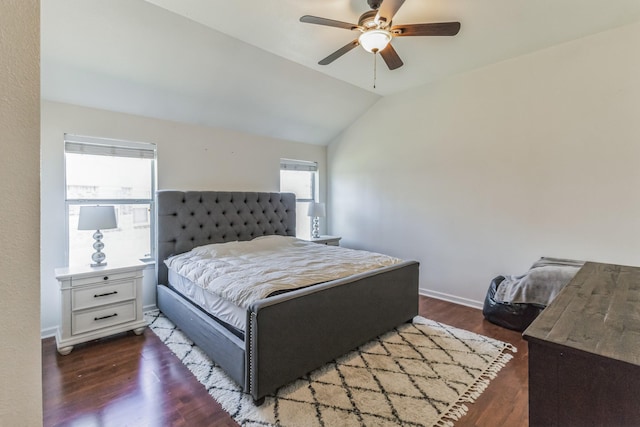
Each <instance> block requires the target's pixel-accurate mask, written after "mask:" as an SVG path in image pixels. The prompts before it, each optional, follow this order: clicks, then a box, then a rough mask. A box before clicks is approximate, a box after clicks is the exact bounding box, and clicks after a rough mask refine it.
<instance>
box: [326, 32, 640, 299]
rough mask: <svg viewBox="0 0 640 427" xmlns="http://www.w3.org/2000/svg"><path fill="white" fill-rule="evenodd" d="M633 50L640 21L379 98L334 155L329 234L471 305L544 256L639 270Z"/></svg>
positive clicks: (637, 93)
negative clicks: (495, 283)
mask: <svg viewBox="0 0 640 427" xmlns="http://www.w3.org/2000/svg"><path fill="white" fill-rule="evenodd" d="M638 52H640V23H636V24H634V25H629V26H626V27H622V28H619V29H615V30H612V31H608V32H604V33H600V34H597V35H594V36H590V37H587V38H583V39H580V40H576V41H573V42H570V43H567V44H564V45H559V46H556V47H553V48H550V49H546V50H543V51H539V52H536V53H533V54H530V55H527V56H523V57H519V58H516V59H513V60H509V61H505V62H502V63H498V64H495V65H492V66H489V67H486V68H483V69H480V70H477V71H474V72H470V73H466V74H463V75H458V76H454V77H451V78H449V79H447V80H445V81H441V82H439V83H435V84H431V85H428V86H424V87H422V88H420V89H418V90H412V91H410V92H405V93H402V94H398V95H396V96H391V97H386V98H384V99H383V100H381V101H380V102H378V103H377V104H376V105H375V106H374V107H372V109H371V110H370V111H369V112H368V113H367V114H365V115H364V116H363V117H361V119H360V120H358V121H357V122H356V123H354V124H353V125H352V126H351V127H350V128H348V129H347V130H346V131H345V132H344V133H343V134H342V135H341V136H339V137H338V138H337V139H336V140H334V141H333V142H332V143H331V145H330V146H329V150H328V164H329V166H330V170H329V173H330V183H329V190H328V191H329V197H330V199H329V203H330V206H331V210H330V212H329V215H328V217H329V219H330V230H329V231H330V233H331V234H338V235H342V236H343V238H344V239H343V243H344V244H345V245H348V246H353V247H362V248H367V249H371V250H379V251H383V252H387V253H390V254H392V255H397V256H400V257H405V258H411V259H417V260H419V261H420V262H421V271H420V274H421V278H420V286H421V290H422V291H423V292H430V293H431V294H432V295H438V296H440V297H445V298H451V299H453V300H456V301H460V302H465V303H470V304H472V305H473V304H474V303H477V304H479V303H480V302H481V301H482V300H483V298H484V295H485V293H486V290H487V288H488V285H489V282H490V280H491V279H492V278H493V277H494V276H496V275H498V274H501V273H505V274H521V273H523V272H524V271H526V269H527V268H528V267H529V266H530V264H531V263H532V262H533V261H535V260H536V259H537V258H538V257H540V256H556V257H566V258H576V259H585V260H596V261H603V262H613V263H620V264H630V265H638V264H640V194H639V191H640V190H639V188H640V120H639V113H640V78H639V76H640V55H638ZM407 66H410V65H407Z"/></svg>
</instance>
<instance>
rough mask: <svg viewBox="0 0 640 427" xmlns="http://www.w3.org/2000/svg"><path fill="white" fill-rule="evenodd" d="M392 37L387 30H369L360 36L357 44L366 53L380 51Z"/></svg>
mask: <svg viewBox="0 0 640 427" xmlns="http://www.w3.org/2000/svg"><path fill="white" fill-rule="evenodd" d="M391 38H392V35H391V33H390V32H389V31H387V30H369V31H365V32H364V33H362V34H360V37H359V38H358V42H359V43H360V46H362V47H363V48H364V50H366V51H367V52H371V53H375V52H380V51H382V50H383V49H384V48H385V47H387V45H388V44H389V42H390V41H391Z"/></svg>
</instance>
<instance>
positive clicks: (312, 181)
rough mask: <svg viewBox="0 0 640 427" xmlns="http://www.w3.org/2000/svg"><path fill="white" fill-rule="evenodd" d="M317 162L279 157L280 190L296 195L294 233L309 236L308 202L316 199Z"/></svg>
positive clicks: (304, 237)
mask: <svg viewBox="0 0 640 427" xmlns="http://www.w3.org/2000/svg"><path fill="white" fill-rule="evenodd" d="M317 177H318V164H317V163H316V162H308V161H304V160H290V159H280V191H281V192H287V193H294V194H295V195H296V235H297V236H298V237H300V238H303V239H308V238H309V237H310V236H311V218H310V217H308V216H307V210H308V209H309V203H310V202H313V201H317V197H316V195H317V191H318V188H317V187H318V184H317V182H318V179H317Z"/></svg>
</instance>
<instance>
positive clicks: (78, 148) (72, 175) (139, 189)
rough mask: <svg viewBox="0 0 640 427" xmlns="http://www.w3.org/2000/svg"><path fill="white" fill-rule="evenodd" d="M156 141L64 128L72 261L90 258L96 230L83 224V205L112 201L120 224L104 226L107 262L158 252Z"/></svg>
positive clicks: (142, 256) (66, 194)
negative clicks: (80, 216) (67, 131)
mask: <svg viewBox="0 0 640 427" xmlns="http://www.w3.org/2000/svg"><path fill="white" fill-rule="evenodd" d="M155 161H156V146H155V144H145V143H139V142H128V141H118V140H113V139H103V138H93V137H83V136H76V135H69V134H65V183H66V186H65V187H66V189H65V200H66V209H67V218H68V221H67V236H68V241H67V256H68V265H82V264H89V263H90V262H91V254H93V252H94V251H95V250H94V249H93V242H94V240H93V231H87V230H78V214H79V211H80V206H85V205H112V206H114V207H115V210H116V219H117V224H118V226H117V228H115V229H112V230H101V231H102V233H103V235H104V238H103V242H104V245H105V248H104V250H103V252H104V253H105V254H106V255H107V262H109V261H118V260H123V261H126V260H131V259H142V260H150V259H153V257H154V247H153V238H154V232H153V230H154V220H153V218H154V207H155V187H156V179H155V177H156V169H155Z"/></svg>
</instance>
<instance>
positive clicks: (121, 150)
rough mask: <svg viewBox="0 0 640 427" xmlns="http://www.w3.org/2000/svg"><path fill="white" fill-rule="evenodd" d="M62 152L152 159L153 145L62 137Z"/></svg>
mask: <svg viewBox="0 0 640 427" xmlns="http://www.w3.org/2000/svg"><path fill="white" fill-rule="evenodd" d="M64 151H65V152H66V153H74V154H91V155H94V156H114V157H132V158H140V159H154V158H155V157H156V147H155V144H148V143H141V142H130V141H120V140H117V139H107V138H92V137H88V136H77V135H70V134H65V135H64Z"/></svg>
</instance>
